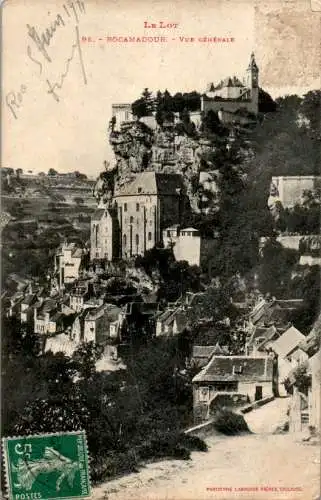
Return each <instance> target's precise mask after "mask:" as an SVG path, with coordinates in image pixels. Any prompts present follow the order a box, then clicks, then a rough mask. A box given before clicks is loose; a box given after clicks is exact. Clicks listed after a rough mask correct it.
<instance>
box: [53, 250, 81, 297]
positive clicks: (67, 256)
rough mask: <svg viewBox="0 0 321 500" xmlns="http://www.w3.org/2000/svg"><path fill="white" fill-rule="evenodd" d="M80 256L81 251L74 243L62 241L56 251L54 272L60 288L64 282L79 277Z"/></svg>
mask: <svg viewBox="0 0 321 500" xmlns="http://www.w3.org/2000/svg"><path fill="white" fill-rule="evenodd" d="M82 257H83V251H82V250H81V249H80V248H77V247H76V245H75V244H74V243H69V244H68V243H64V244H63V245H62V246H61V247H60V249H59V250H58V251H57V252H56V255H55V261H54V272H55V275H56V276H57V278H58V286H59V287H60V288H61V287H63V286H64V284H65V283H73V282H74V281H75V280H76V279H78V278H79V270H80V264H81V260H82Z"/></svg>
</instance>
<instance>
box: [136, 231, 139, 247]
mask: <svg viewBox="0 0 321 500" xmlns="http://www.w3.org/2000/svg"><path fill="white" fill-rule="evenodd" d="M138 245H139V234H136V246H138Z"/></svg>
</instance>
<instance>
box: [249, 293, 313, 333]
mask: <svg viewBox="0 0 321 500" xmlns="http://www.w3.org/2000/svg"><path fill="white" fill-rule="evenodd" d="M303 305H304V303H303V300H302V299H289V300H280V299H276V298H275V297H272V298H261V299H260V300H259V301H258V302H257V304H256V305H255V307H254V308H253V309H252V311H251V312H250V314H249V318H248V323H247V327H246V328H247V332H248V333H249V334H251V333H253V330H254V329H255V328H256V327H257V326H263V327H269V326H272V325H274V326H275V327H276V328H277V329H282V328H283V329H284V330H285V329H286V327H287V326H288V325H289V323H290V322H291V320H292V318H293V316H294V315H295V314H297V312H298V311H299V310H300V309H301V308H302V307H303Z"/></svg>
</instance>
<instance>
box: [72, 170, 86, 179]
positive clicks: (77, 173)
mask: <svg viewBox="0 0 321 500" xmlns="http://www.w3.org/2000/svg"><path fill="white" fill-rule="evenodd" d="M74 176H75V177H76V179H79V180H86V179H87V175H86V174H82V173H80V172H78V170H76V171H75V172H74Z"/></svg>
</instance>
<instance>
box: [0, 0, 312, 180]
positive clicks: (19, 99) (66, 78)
mask: <svg viewBox="0 0 321 500" xmlns="http://www.w3.org/2000/svg"><path fill="white" fill-rule="evenodd" d="M320 15H321V13H320V12H318V11H312V10H311V5H310V0H268V1H267V2H264V1H262V0H260V2H257V1H256V0H222V1H221V0H176V1H175V0H171V1H167V0H162V1H161V0H158V1H153V0H150V1H148V0H136V1H133V0H130V1H129V0H118V1H108V0H107V1H106V0H104V1H102V0H101V1H98V0H84V1H82V0H79V1H78V2H77V1H76V0H65V1H61V2H59V1H54V2H53V1H51V0H50V1H44V0H41V1H40V0H32V1H31V0H29V1H28V2H27V1H26V0H6V1H5V3H4V6H3V12H2V17H3V51H2V89H3V92H2V117H3V122H2V123H3V126H2V150H1V160H2V161H1V165H2V166H3V167H12V168H15V169H16V168H22V169H23V170H24V171H28V170H32V171H35V172H48V170H49V168H54V169H56V170H58V171H59V172H69V171H70V172H72V171H75V170H78V171H80V172H83V173H85V174H86V175H88V176H90V177H96V176H97V175H98V174H99V172H100V171H101V170H103V162H104V160H107V161H109V162H110V163H111V165H113V163H114V161H115V159H114V155H113V152H112V150H111V147H110V146H109V144H108V134H107V128H108V122H109V120H110V118H111V106H112V103H121V102H132V101H134V100H135V99H137V98H138V97H139V96H140V94H141V92H142V90H143V89H144V88H145V87H148V88H149V89H150V90H152V91H157V90H158V89H159V90H165V88H167V89H168V90H169V91H170V92H171V93H175V92H178V91H181V92H184V91H192V90H197V91H199V92H203V91H204V90H205V88H206V86H207V84H208V83H209V82H211V81H213V82H214V83H215V82H218V81H219V80H220V79H221V78H224V77H226V76H233V75H237V76H239V77H241V78H242V77H243V76H244V74H245V70H246V67H247V65H248V62H249V58H250V54H251V52H252V51H254V52H255V56H256V61H257V64H258V66H259V69H260V74H259V85H260V86H261V87H262V88H264V90H266V91H268V92H269V93H270V94H271V95H272V96H273V97H277V96H279V95H285V94H291V93H297V94H299V95H302V94H304V93H305V92H307V91H308V90H311V89H317V88H319V87H320V77H319V74H318V73H319V60H320V19H321V17H320ZM160 21H162V22H163V23H164V24H166V25H167V24H169V25H172V26H171V27H168V28H167V27H166V28H159V27H156V28H151V27H150V28H146V27H145V22H146V23H147V24H148V25H151V24H152V23H154V24H156V25H157V26H158V24H159V22H160ZM175 24H176V25H177V26H176V27H173V25H175ZM108 36H109V37H112V36H136V37H142V36H148V37H165V38H166V42H162V43H156V42H155V43H139V42H136V43H135V42H133V43H114V42H107V40H106V37H108ZM205 36H207V37H215V36H216V37H228V38H231V37H232V38H234V42H226V43H207V42H200V41H199V40H198V39H199V38H200V37H205ZM37 37H38V38H37ZM83 37H85V38H86V40H87V41H83ZM88 37H91V39H92V41H88ZM180 37H182V38H181V39H180ZM43 38H44V39H45V43H41V39H42V40H43ZM191 38H194V40H193V41H191V40H190V39H191ZM99 39H101V40H99Z"/></svg>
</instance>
